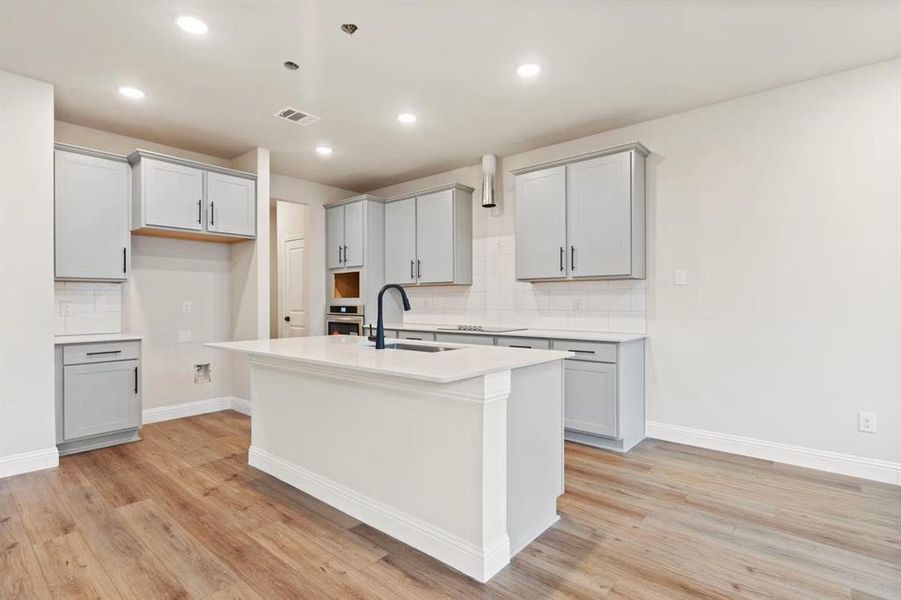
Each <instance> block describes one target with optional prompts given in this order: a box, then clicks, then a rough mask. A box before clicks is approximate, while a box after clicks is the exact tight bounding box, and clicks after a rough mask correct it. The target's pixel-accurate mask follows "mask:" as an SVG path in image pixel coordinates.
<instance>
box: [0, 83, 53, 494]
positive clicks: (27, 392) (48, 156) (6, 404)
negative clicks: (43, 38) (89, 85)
mask: <svg viewBox="0 0 901 600" xmlns="http://www.w3.org/2000/svg"><path fill="white" fill-rule="evenodd" d="M52 310H53V86H52V85H50V84H47V83H43V82H40V81H35V80H33V79H26V78H24V77H19V76H18V75H13V74H11V73H7V72H5V71H0V477H3V476H6V475H13V474H15V473H17V472H20V471H23V470H31V469H36V468H45V467H51V466H54V465H55V464H56V463H57V461H58V456H57V454H56V447H55V444H56V436H55V431H54V423H55V420H54V402H53V328H54V321H53V319H52V318H51V315H52Z"/></svg>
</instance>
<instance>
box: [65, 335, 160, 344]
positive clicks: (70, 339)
mask: <svg viewBox="0 0 901 600" xmlns="http://www.w3.org/2000/svg"><path fill="white" fill-rule="evenodd" d="M143 339H144V336H143V335H140V334H131V333H90V334H83V335H55V336H53V345H54V346H71V345H72V344H99V343H103V342H139V341H142V340H143Z"/></svg>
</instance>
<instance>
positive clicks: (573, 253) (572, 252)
mask: <svg viewBox="0 0 901 600" xmlns="http://www.w3.org/2000/svg"><path fill="white" fill-rule="evenodd" d="M569 268H570V270H572V271H575V270H576V247H575V246H570V247H569Z"/></svg>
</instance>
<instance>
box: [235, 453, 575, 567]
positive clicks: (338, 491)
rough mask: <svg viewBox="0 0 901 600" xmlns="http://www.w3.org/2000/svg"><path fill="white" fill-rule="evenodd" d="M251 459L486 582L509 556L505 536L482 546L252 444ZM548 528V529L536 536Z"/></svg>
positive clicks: (261, 466) (324, 500)
mask: <svg viewBox="0 0 901 600" xmlns="http://www.w3.org/2000/svg"><path fill="white" fill-rule="evenodd" d="M248 463H249V464H250V466H252V467H254V468H256V469H259V470H261V471H263V472H264V473H268V474H269V475H272V476H273V477H275V478H276V479H279V480H281V481H284V482H285V483H287V484H288V485H291V486H293V487H295V488H297V489H299V490H301V491H303V492H305V493H307V494H309V495H311V496H313V497H314V498H317V499H318V500H321V501H323V502H325V503H326V504H329V505H330V506H332V507H334V508H337V509H338V510H340V511H341V512H344V513H346V514H348V515H350V516H352V517H354V518H355V519H359V520H360V521H362V522H364V523H366V524H367V525H369V526H371V527H374V528H375V529H378V530H379V531H382V532H384V533H386V534H388V535H390V536H391V537H394V538H397V539H398V540H400V541H402V542H404V543H405V544H408V545H410V546H412V547H414V548H416V549H417V550H420V551H422V552H424V553H426V554H428V555H430V556H433V557H435V558H437V559H438V560H440V561H441V562H443V563H445V564H447V565H450V566H451V567H453V568H455V569H457V570H458V571H460V572H461V573H464V574H465V575H468V576H470V577H472V578H473V579H476V580H477V581H480V582H482V583H485V582H486V581H488V580H489V579H491V577H492V576H494V575H495V574H496V573H497V572H498V571H500V570H501V569H502V568H504V566H506V565H507V563H508V562H509V560H510V559H509V557H510V556H511V554H510V539H509V537H508V536H507V535H506V534H503V535H500V536H498V538H497V539H496V540H494V541H493V542H492V543H490V544H488V545H487V546H486V547H485V548H484V549H483V548H480V547H479V546H477V545H476V544H472V543H469V542H467V541H466V540H463V539H461V538H459V537H457V536H455V535H453V534H451V533H449V532H447V531H445V530H443V529H440V528H437V527H434V526H432V525H430V524H428V523H425V522H424V521H422V520H420V519H417V518H415V517H413V516H411V515H408V514H405V513H403V512H400V511H398V510H396V509H394V508H392V507H390V506H388V505H386V504H384V503H382V502H379V501H377V500H374V499H373V498H369V497H367V496H364V495H363V494H359V493H357V492H356V491H354V490H352V489H350V488H348V487H346V486H343V485H340V484H338V483H336V482H334V481H331V480H329V479H327V478H325V477H320V476H319V475H317V474H316V473H313V472H311V471H309V470H307V469H304V468H303V467H301V466H300V465H297V464H294V463H290V462H288V461H285V460H282V459H281V458H279V457H277V456H273V455H272V454H270V453H268V452H266V451H265V450H261V449H259V448H255V447H253V446H251V448H250V453H249V457H248ZM555 517H556V515H555ZM557 518H559V517H557ZM557 518H555V519H554V520H553V521H552V522H551V523H549V524H548V527H549V526H550V525H553V523H554V522H556V520H557ZM545 529H547V527H544V528H543V529H541V531H538V532H537V533H536V534H535V536H534V537H538V535H540V534H541V533H542V532H543V531H544V530H545ZM534 537H533V538H532V539H534ZM530 541H531V540H530ZM518 550H519V549H517V551H518Z"/></svg>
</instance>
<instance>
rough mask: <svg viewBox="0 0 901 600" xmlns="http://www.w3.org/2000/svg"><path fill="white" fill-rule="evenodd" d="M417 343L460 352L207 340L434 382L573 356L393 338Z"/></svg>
mask: <svg viewBox="0 0 901 600" xmlns="http://www.w3.org/2000/svg"><path fill="white" fill-rule="evenodd" d="M390 341H397V342H401V343H404V344H408V343H409V344H411V345H416V346H444V347H454V348H458V349H457V350H450V351H445V352H417V351H414V350H393V349H386V350H376V349H375V348H374V347H373V343H372V342H368V341H367V340H366V338H365V337H357V336H350V335H333V336H316V337H297V338H283V339H277V340H249V341H244V342H219V343H210V344H206V345H207V346H209V347H211V348H220V349H224V350H231V351H234V352H244V353H246V354H249V355H251V356H264V357H272V358H281V359H287V360H293V361H297V362H299V363H305V364H312V365H324V366H329V367H340V368H346V369H348V370H351V371H362V372H367V373H376V374H382V375H392V376H396V377H402V378H406V379H418V380H421V381H429V382H433V383H451V382H454V381H461V380H463V379H470V378H472V377H478V376H480V375H486V374H488V373H494V372H497V371H508V370H511V369H518V368H520V367H527V366H530V365H537V364H541V363H546V362H551V361H555V360H562V359H564V358H567V357H569V356H572V353H570V352H561V351H558V350H531V349H523V348H506V347H500V346H482V345H466V344H444V343H437V342H415V341H414V342H411V341H410V340H390Z"/></svg>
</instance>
